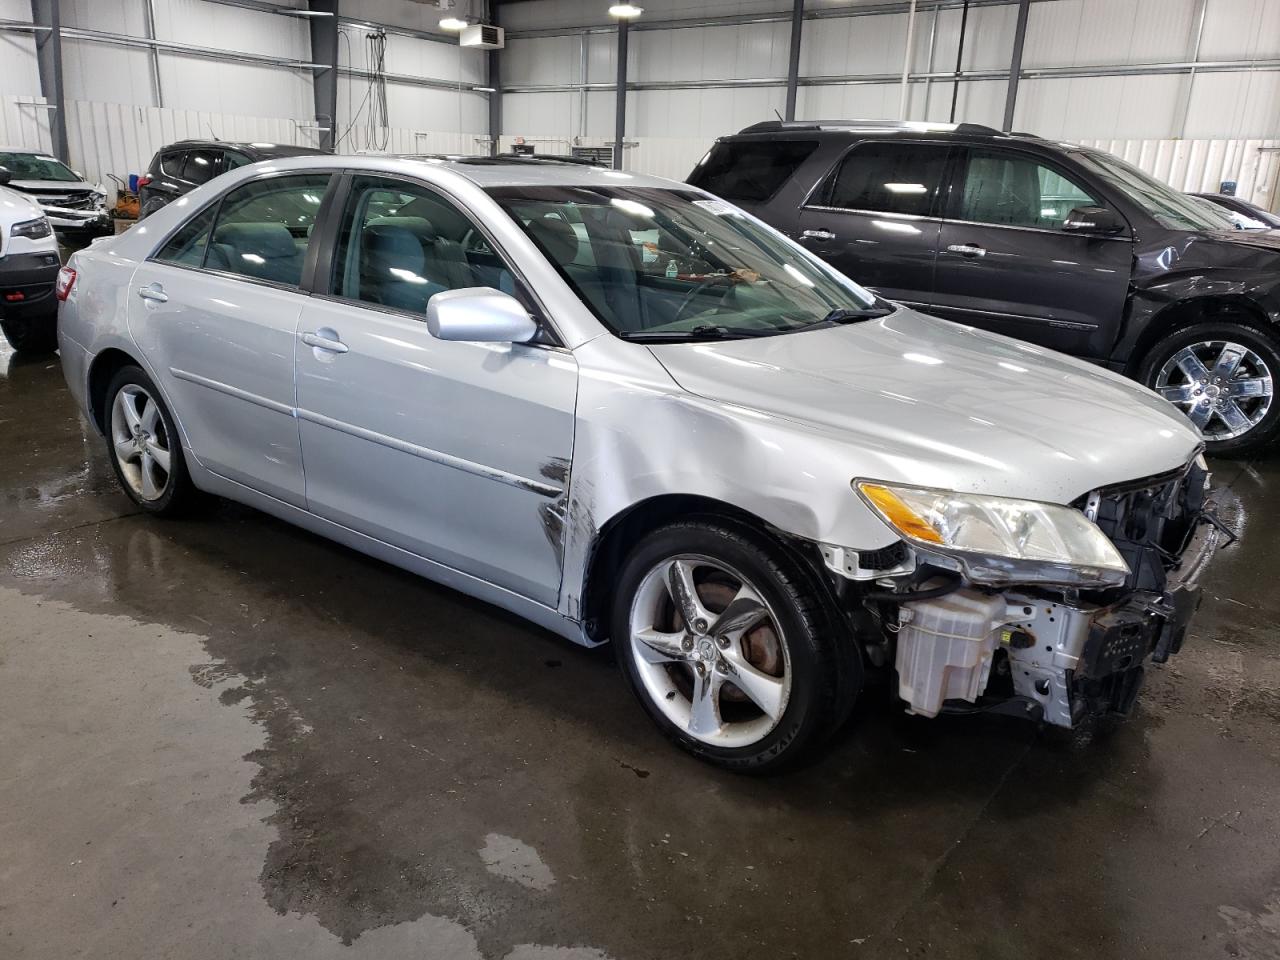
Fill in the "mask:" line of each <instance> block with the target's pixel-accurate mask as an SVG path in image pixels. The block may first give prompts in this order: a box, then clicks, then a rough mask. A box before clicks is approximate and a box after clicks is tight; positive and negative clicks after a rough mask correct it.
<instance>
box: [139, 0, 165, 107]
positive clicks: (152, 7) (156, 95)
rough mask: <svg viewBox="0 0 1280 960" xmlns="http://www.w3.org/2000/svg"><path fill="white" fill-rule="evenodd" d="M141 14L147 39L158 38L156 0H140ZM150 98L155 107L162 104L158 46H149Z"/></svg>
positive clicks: (162, 92) (162, 91)
mask: <svg viewBox="0 0 1280 960" xmlns="http://www.w3.org/2000/svg"><path fill="white" fill-rule="evenodd" d="M142 16H143V18H144V20H145V21H146V24H145V25H146V28H147V39H148V40H158V39H160V38H159V37H157V36H156V0H142ZM150 60H151V98H152V99H153V100H155V102H156V106H157V107H163V106H164V88H163V87H162V86H161V83H160V48H159V47H157V46H155V45H154V44H153V45H152V47H151V57H150Z"/></svg>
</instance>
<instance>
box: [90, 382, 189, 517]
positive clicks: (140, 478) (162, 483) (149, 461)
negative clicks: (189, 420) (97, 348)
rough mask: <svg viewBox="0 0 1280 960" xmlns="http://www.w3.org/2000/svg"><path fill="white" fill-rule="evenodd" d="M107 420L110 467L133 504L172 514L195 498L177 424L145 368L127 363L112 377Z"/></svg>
mask: <svg viewBox="0 0 1280 960" xmlns="http://www.w3.org/2000/svg"><path fill="white" fill-rule="evenodd" d="M105 419H106V428H107V431H106V432H107V446H108V451H109V454H110V457H111V465H112V467H114V468H115V472H116V477H117V478H118V479H119V481H120V485H121V486H122V487H124V491H125V493H127V494H128V495H129V497H130V498H131V499H132V500H133V502H134V503H136V504H137V505H138V506H140V507H141V508H142V509H143V510H145V511H146V512H148V513H155V514H162V515H172V514H178V513H182V512H183V511H185V510H186V509H187V508H188V507H190V506H191V505H192V504H193V503H194V502H195V500H196V497H197V493H196V490H195V487H194V486H192V483H191V478H190V476H189V475H188V474H187V466H186V461H185V460H184V459H183V457H182V443H181V441H180V440H179V439H178V431H177V427H176V426H175V425H174V422H173V418H172V417H171V416H170V415H169V411H168V410H167V409H165V406H164V403H163V402H162V401H161V400H160V392H159V391H158V390H157V389H156V387H155V384H153V383H152V382H151V379H150V378H149V377H148V376H147V375H146V374H145V373H143V372H142V370H141V368H139V367H133V366H130V367H124V368H123V369H121V370H120V371H119V372H118V373H117V374H116V375H115V377H114V378H113V379H112V381H111V384H110V386H109V387H108V388H107V412H106V418H105Z"/></svg>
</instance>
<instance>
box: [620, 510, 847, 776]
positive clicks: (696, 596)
mask: <svg viewBox="0 0 1280 960" xmlns="http://www.w3.org/2000/svg"><path fill="white" fill-rule="evenodd" d="M615 603H616V605H615V609H614V613H613V622H612V636H613V639H614V643H615V644H616V646H617V657H618V661H619V663H620V665H621V667H622V671H623V673H624V675H625V676H626V678H627V681H628V683H629V685H630V686H631V688H632V690H633V691H634V693H635V694H636V696H637V697H638V698H639V700H640V702H641V704H642V705H643V706H644V708H645V710H646V711H647V712H648V713H649V715H650V716H651V717H652V718H653V720H654V722H655V723H657V725H658V727H659V728H660V729H661V730H662V731H663V732H664V733H665V734H666V735H667V736H668V737H669V738H670V739H672V740H673V741H674V742H676V743H677V744H679V745H680V746H681V747H683V748H684V749H686V750H688V751H689V752H690V753H692V754H694V755H696V756H698V757H700V758H702V759H704V760H708V761H710V762H712V763H715V764H717V765H719V766H723V767H728V768H731V769H736V770H742V771H749V772H766V771H772V770H775V769H778V768H779V767H781V766H784V765H786V764H788V763H790V762H792V761H794V760H796V759H798V758H799V757H801V756H802V755H803V754H804V753H805V752H806V751H807V750H808V749H809V748H810V747H812V746H813V745H815V744H817V743H819V742H821V741H822V740H823V739H824V738H825V737H826V736H827V735H828V734H830V733H831V731H832V730H833V729H835V728H836V727H837V726H838V725H839V724H840V722H841V721H842V720H843V719H844V717H845V716H846V715H847V713H848V709H849V707H851V706H852V702H853V697H854V695H855V694H856V690H857V684H858V683H859V682H860V678H861V669H860V662H859V661H858V658H857V655H856V652H855V651H854V649H853V647H852V644H851V643H850V642H848V640H847V638H845V642H844V643H841V642H839V640H838V638H837V635H836V630H835V629H833V627H834V623H833V618H832V617H830V616H828V614H827V611H826V610H825V609H824V607H823V605H822V602H821V600H820V599H819V598H818V597H817V596H816V595H815V591H814V590H812V589H811V587H810V585H809V583H808V582H807V581H806V579H805V577H804V576H803V575H802V574H801V573H800V571H799V570H798V569H797V568H796V567H795V566H794V565H792V564H791V563H789V562H788V560H787V558H786V557H785V556H783V554H782V552H781V551H780V550H778V549H777V548H776V547H774V546H773V545H772V544H770V543H769V542H768V541H767V540H766V539H765V538H763V537H758V536H755V535H753V534H752V533H751V532H749V531H747V530H745V529H739V528H737V527H736V526H734V525H730V524H723V525H722V524H720V523H718V522H716V521H705V522H694V521H689V522H682V523H677V524H673V525H671V526H668V527H664V528H661V529H659V530H657V531H655V532H654V533H651V534H650V535H649V536H647V537H645V538H644V539H643V540H642V541H640V543H639V544H637V546H636V547H635V549H634V550H633V551H632V552H631V555H630V556H629V557H628V559H627V561H626V563H625V564H624V567H623V570H622V574H621V577H620V581H619V584H618V590H617V593H616V601H615Z"/></svg>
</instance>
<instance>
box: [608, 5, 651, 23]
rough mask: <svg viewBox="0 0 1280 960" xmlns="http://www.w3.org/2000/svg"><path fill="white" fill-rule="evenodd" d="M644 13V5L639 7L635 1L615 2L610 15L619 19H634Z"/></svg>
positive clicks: (610, 9)
mask: <svg viewBox="0 0 1280 960" xmlns="http://www.w3.org/2000/svg"><path fill="white" fill-rule="evenodd" d="M642 13H644V7H637V6H636V5H635V4H634V3H625V2H623V3H615V4H614V5H613V6H611V7H610V8H609V16H611V17H617V18H618V19H619V20H634V19H635V18H636V17H638V16H640V14H642Z"/></svg>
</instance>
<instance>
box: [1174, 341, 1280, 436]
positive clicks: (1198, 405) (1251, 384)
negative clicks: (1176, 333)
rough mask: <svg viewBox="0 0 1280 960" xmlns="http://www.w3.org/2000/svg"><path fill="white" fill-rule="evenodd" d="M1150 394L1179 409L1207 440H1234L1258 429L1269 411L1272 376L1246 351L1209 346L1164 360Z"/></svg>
mask: <svg viewBox="0 0 1280 960" xmlns="http://www.w3.org/2000/svg"><path fill="white" fill-rule="evenodd" d="M1152 389H1154V390H1155V391H1156V393H1158V394H1160V395H1161V396H1163V397H1164V398H1165V399H1166V400H1168V401H1169V402H1170V403H1173V404H1176V405H1177V406H1179V407H1181V408H1182V411H1183V413H1185V414H1186V415H1187V417H1188V418H1190V420H1191V422H1192V423H1194V424H1195V425H1196V426H1197V427H1199V428H1200V431H1201V433H1203V434H1204V437H1205V439H1206V440H1232V439H1234V438H1236V437H1239V436H1242V435H1243V434H1246V433H1248V432H1249V431H1250V430H1252V429H1253V428H1254V427H1256V426H1257V425H1258V424H1259V423H1261V422H1262V419H1263V418H1264V417H1265V416H1266V415H1267V411H1268V410H1270V409H1271V401H1272V391H1273V380H1272V370H1271V368H1270V367H1268V366H1267V363H1266V361H1265V360H1263V359H1262V357H1260V356H1259V355H1258V354H1257V353H1256V352H1254V351H1253V350H1250V349H1249V348H1248V347H1245V346H1242V345H1241V344H1238V343H1232V342H1231V341H1229V340H1206V341H1204V342H1202V343H1193V344H1189V345H1187V346H1185V347H1183V348H1182V349H1181V350H1178V351H1177V352H1176V353H1174V355H1173V356H1171V357H1170V358H1169V359H1168V360H1166V361H1165V363H1164V365H1163V366H1162V367H1161V368H1160V369H1159V371H1158V372H1157V373H1156V377H1155V383H1154V384H1153V385H1152Z"/></svg>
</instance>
